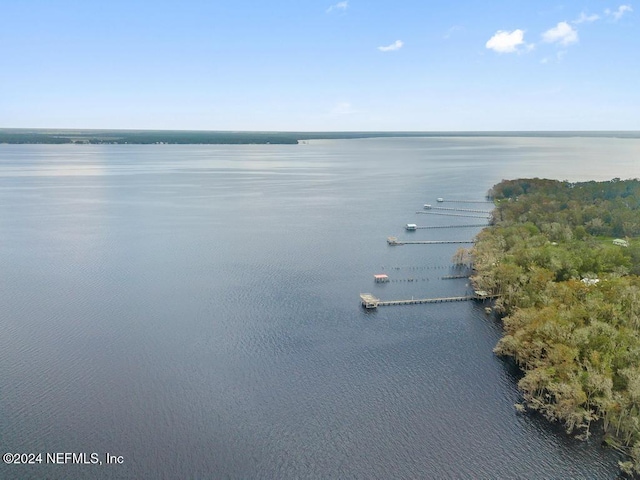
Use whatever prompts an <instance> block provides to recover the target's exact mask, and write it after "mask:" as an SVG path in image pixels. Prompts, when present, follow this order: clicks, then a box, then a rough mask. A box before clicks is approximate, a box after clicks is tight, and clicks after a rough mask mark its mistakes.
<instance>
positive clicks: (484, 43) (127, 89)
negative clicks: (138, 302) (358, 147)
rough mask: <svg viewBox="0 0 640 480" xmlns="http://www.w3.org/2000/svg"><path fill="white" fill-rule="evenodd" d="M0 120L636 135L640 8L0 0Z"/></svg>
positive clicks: (591, 1)
mask: <svg viewBox="0 0 640 480" xmlns="http://www.w3.org/2000/svg"><path fill="white" fill-rule="evenodd" d="M1 12H2V13H1V15H0V25H1V27H0V48H1V50H0V51H1V52H2V60H1V61H0V92H1V93H0V128H82V129H91V128H96V129H178V130H254V131H255V130H258V131H367V130H369V131H505V130H507V131H513V130H516V131H517V130H640V29H639V26H640V4H638V5H637V6H636V5H635V4H633V3H626V0H623V2H620V1H607V0H585V1H568V2H564V3H560V2H553V1H546V0H540V1H536V2H532V1H522V0H511V1H503V0H496V1H491V2H479V1H455V0H454V1H452V2H426V1H424V0H395V1H394V2H389V1H386V2H382V1H378V0H371V1H366V2H365V1H362V0H342V1H336V0H328V1H322V0H297V1H294V0H273V1H267V0H264V1H256V0H254V1H247V0H233V1H224V2H223V1H218V0H208V1H204V0H181V1H164V0H155V1H153V2H151V1H146V0H128V1H120V0H111V1H108V2H107V1H102V0H95V1H94V0H90V1H88V0H82V1H64V0H40V1H36V0H2V9H1Z"/></svg>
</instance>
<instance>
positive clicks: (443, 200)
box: [440, 198, 493, 205]
mask: <svg viewBox="0 0 640 480" xmlns="http://www.w3.org/2000/svg"><path fill="white" fill-rule="evenodd" d="M443 202H447V203H490V204H491V205H493V202H492V201H491V200H463V199H461V200H447V199H446V198H443V199H442V201H441V202H440V203H443Z"/></svg>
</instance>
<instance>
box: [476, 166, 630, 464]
mask: <svg viewBox="0 0 640 480" xmlns="http://www.w3.org/2000/svg"><path fill="white" fill-rule="evenodd" d="M489 195H490V196H491V197H493V199H494V201H495V205H496V207H495V210H494V218H493V221H492V226H490V227H488V228H486V229H484V230H483V231H482V232H481V233H480V234H479V235H478V237H477V243H476V244H475V245H474V247H473V249H472V252H471V253H472V257H473V259H474V264H475V274H474V276H473V277H472V281H473V282H474V286H475V288H476V289H478V290H486V291H488V292H490V293H492V294H498V295H500V297H499V298H498V300H497V301H496V311H497V312H498V313H499V314H500V315H502V316H503V322H504V336H503V337H502V339H501V340H500V341H499V342H498V344H497V345H496V347H495V349H494V351H495V353H496V354H498V355H500V356H506V357H511V358H513V359H514V360H515V362H516V363H517V364H518V365H519V367H520V368H521V369H522V372H523V377H522V378H521V380H520V381H519V382H518V387H519V388H520V390H521V391H522V395H523V399H524V401H523V403H522V404H519V405H517V406H516V407H517V408H518V409H520V410H526V409H530V410H535V411H538V412H540V413H541V414H543V415H544V416H545V417H546V418H548V419H549V420H552V421H558V422H562V423H563V424H564V425H565V427H566V429H567V431H568V432H569V433H574V434H576V435H578V436H579V437H581V438H584V439H586V438H588V437H589V435H590V434H591V433H592V431H594V429H595V428H598V429H599V431H600V432H601V431H602V430H604V439H605V441H606V442H607V443H608V444H609V445H610V446H612V447H614V448H617V449H620V450H622V451H624V452H625V453H626V454H628V456H629V459H630V460H629V461H625V462H621V467H622V469H623V470H624V471H626V472H627V473H632V472H633V473H636V474H640V276H639V275H640V180H637V179H636V180H620V179H617V178H616V179H613V180H611V181H606V182H595V181H591V182H582V183H571V182H567V181H555V180H546V179H538V178H535V179H519V180H505V181H502V182H501V183H499V184H498V185H496V186H494V187H493V188H492V190H491V191H490V192H489Z"/></svg>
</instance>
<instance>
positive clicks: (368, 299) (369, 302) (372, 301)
mask: <svg viewBox="0 0 640 480" xmlns="http://www.w3.org/2000/svg"><path fill="white" fill-rule="evenodd" d="M482 293H484V292H482ZM496 297H497V295H487V294H485V295H481V294H479V293H475V294H473V295H463V296H460V297H438V298H412V299H410V300H408V299H407V300H380V299H379V298H377V297H374V296H373V295H371V294H370V293H361V294H360V301H361V303H362V306H363V307H364V308H367V309H373V308H377V307H392V306H394V305H418V304H421V303H445V302H467V301H469V300H480V301H482V300H488V299H490V298H496Z"/></svg>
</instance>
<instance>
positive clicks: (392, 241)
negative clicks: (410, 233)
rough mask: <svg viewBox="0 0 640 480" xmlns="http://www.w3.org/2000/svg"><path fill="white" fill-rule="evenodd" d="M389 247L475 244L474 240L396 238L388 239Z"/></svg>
mask: <svg viewBox="0 0 640 480" xmlns="http://www.w3.org/2000/svg"><path fill="white" fill-rule="evenodd" d="M387 243H388V244H389V245H437V244H440V243H475V242H474V241H473V240H406V241H405V240H398V239H397V238H396V237H389V238H387Z"/></svg>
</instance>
